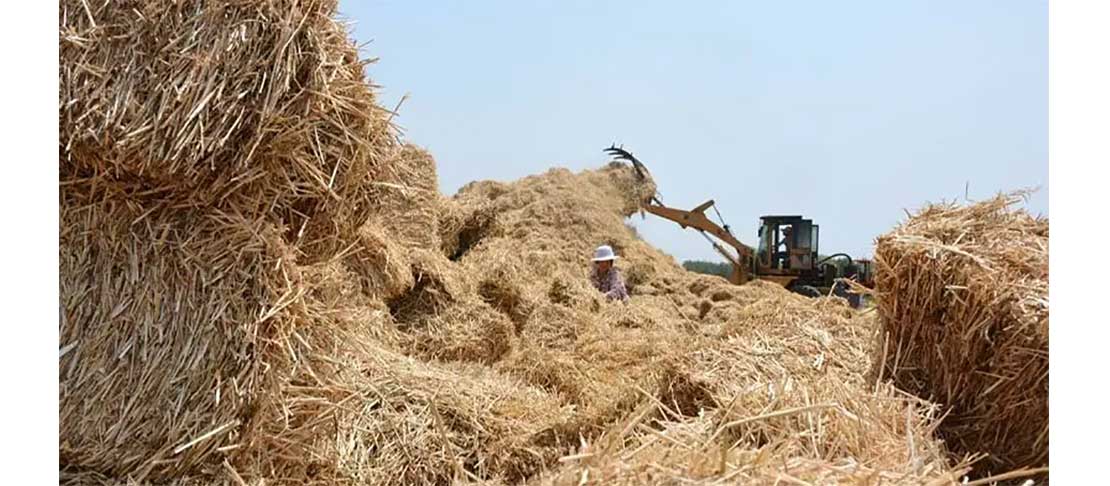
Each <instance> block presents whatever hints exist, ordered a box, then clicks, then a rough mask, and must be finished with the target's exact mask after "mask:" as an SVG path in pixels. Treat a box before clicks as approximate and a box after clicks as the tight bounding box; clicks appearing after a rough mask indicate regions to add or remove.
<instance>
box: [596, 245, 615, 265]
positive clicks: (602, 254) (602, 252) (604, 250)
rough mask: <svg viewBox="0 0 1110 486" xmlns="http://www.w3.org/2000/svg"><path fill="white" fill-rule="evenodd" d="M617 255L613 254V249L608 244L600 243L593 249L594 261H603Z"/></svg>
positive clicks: (610, 259)
mask: <svg viewBox="0 0 1110 486" xmlns="http://www.w3.org/2000/svg"><path fill="white" fill-rule="evenodd" d="M617 258H618V257H617V256H616V255H614V254H613V249H612V248H611V247H609V245H601V246H599V247H597V250H594V261H595V262H604V261H612V260H616V259H617Z"/></svg>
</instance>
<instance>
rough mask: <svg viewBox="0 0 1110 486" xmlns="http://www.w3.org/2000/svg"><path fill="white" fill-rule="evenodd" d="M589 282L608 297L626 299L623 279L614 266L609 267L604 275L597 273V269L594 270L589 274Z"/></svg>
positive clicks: (626, 292)
mask: <svg viewBox="0 0 1110 486" xmlns="http://www.w3.org/2000/svg"><path fill="white" fill-rule="evenodd" d="M590 282H591V283H593V284H594V288H596V289H597V290H598V291H600V292H601V293H603V294H605V296H606V297H608V298H610V299H614V300H628V291H627V290H625V288H624V280H622V279H621V276H620V273H618V272H617V268H616V267H612V268H610V269H609V271H608V272H606V273H605V275H599V274H598V271H597V270H594V271H593V272H591V274H590Z"/></svg>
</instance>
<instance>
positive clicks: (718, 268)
mask: <svg viewBox="0 0 1110 486" xmlns="http://www.w3.org/2000/svg"><path fill="white" fill-rule="evenodd" d="M682 268H685V269H686V270H688V271H691V272H697V273H704V274H707V275H719V276H721V277H725V278H728V276H729V274H731V273H732V265H730V264H728V263H724V262H707V261H705V260H686V261H684V262H682Z"/></svg>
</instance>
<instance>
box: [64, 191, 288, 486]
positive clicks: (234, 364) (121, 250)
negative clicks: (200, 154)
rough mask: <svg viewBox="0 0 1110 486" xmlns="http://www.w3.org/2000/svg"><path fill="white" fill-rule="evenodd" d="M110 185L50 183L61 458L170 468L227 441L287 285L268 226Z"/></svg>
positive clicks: (159, 473) (247, 402)
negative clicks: (56, 207) (57, 191)
mask: <svg viewBox="0 0 1110 486" xmlns="http://www.w3.org/2000/svg"><path fill="white" fill-rule="evenodd" d="M122 192H123V191H119V190H118V189H117V188H115V187H113V186H112V185H110V184H101V185H98V186H96V188H92V187H90V186H88V185H82V186H77V185H74V186H69V187H66V188H65V189H64V190H63V191H62V194H63V199H62V202H61V211H60V219H59V223H60V226H59V231H60V237H59V250H60V251H59V256H60V268H59V277H60V305H61V324H60V329H59V334H60V347H61V348H62V349H63V350H64V351H65V352H64V353H63V355H62V356H61V358H60V360H59V369H58V371H59V376H58V380H59V420H60V434H61V435H60V437H59V442H60V445H59V447H60V455H61V464H62V466H63V467H65V468H71V469H75V470H88V471H95V472H99V473H102V474H105V475H109V476H115V477H126V476H133V477H135V478H139V479H141V478H146V477H149V478H152V479H156V478H170V477H174V476H177V475H180V474H183V473H186V472H188V471H191V470H194V469H196V467H197V466H198V465H201V464H202V463H205V462H208V461H210V460H213V459H215V458H220V457H225V455H224V454H223V453H220V452H219V451H217V448H219V447H222V446H226V445H230V444H234V443H236V442H237V441H238V440H240V438H241V437H242V435H243V433H244V429H245V428H246V425H247V423H248V421H249V420H250V418H251V409H252V407H254V406H257V402H256V398H257V396H258V395H259V394H262V393H265V390H267V389H269V388H271V387H272V386H273V385H272V384H271V383H269V380H270V379H269V378H267V376H266V374H265V373H264V372H263V369H264V368H266V367H270V366H279V365H280V364H281V363H279V362H276V361H274V360H281V359H282V358H281V357H280V355H277V354H275V353H274V349H273V348H274V347H275V346H278V345H280V344H281V343H282V341H283V339H284V335H285V333H286V332H287V329H286V328H287V326H288V325H289V324H290V322H289V317H288V314H287V313H286V312H285V310H284V307H285V306H286V305H288V303H289V302H290V301H291V300H292V299H295V298H297V296H298V293H299V292H300V290H299V289H298V288H297V286H296V285H295V284H293V283H291V282H292V281H294V280H295V279H296V278H297V277H296V275H295V269H293V268H291V267H290V266H289V264H288V262H289V260H287V259H288V258H289V256H290V252H289V250H288V249H287V248H286V247H285V245H284V242H283V241H282V238H281V235H280V231H279V230H278V228H275V227H273V226H272V225H268V224H266V223H264V222H259V221H256V220H251V219H249V218H244V217H242V216H240V215H236V214H229V213H223V212H219V211H198V210H186V209H177V208H173V207H168V206H167V205H159V204H150V203H147V202H145V201H143V200H141V199H139V198H136V197H134V196H129V195H128V194H124V193H122ZM206 434H210V435H206ZM202 437H208V438H207V439H204V440H200V441H197V442H194V440H195V439H198V438H202ZM187 445H188V446H189V447H185V446H187Z"/></svg>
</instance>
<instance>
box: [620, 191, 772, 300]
mask: <svg viewBox="0 0 1110 486" xmlns="http://www.w3.org/2000/svg"><path fill="white" fill-rule="evenodd" d="M712 206H713V200H712V199H710V200H709V201H706V202H704V203H702V204H700V205H698V207H696V208H694V209H691V210H689V211H685V210H682V209H675V208H671V207H667V206H664V205H662V204H660V203H658V202H657V201H655V200H653V201H649V202H646V203H644V204H642V205H641V206H640V207H641V208H642V209H643V210H644V211H646V212H649V213H651V214H654V215H656V216H659V217H661V218H664V219H669V220H671V221H674V222H676V223H678V225H679V226H681V227H682V228H683V229H685V228H687V227H690V228H694V229H696V230H698V231H700V232H701V233H702V234H703V235H704V234H706V233H708V234H710V235H713V236H714V237H715V238H717V239H718V240H720V241H723V242H725V243H726V244H728V245H729V246H731V247H732V248H734V249H735V250H736V253H737V254H736V256H733V255H732V254H731V253H729V252H728V251H726V250H725V249H724V248H722V247H721V246H720V245H718V244H717V243H716V242H712V243H713V248H714V249H716V250H717V252H718V253H720V254H721V255H722V256H724V257H725V259H726V260H728V261H729V263H731V264H732V275H731V276H730V277H729V280H730V281H732V283H735V284H743V283H746V282H747V281H748V280H749V279H750V278H751V277H750V274H751V261H752V254H753V250H752V248H751V247H749V246H747V245H745V244H743V243H741V242H740V240H737V239H736V237H734V236H732V233H730V232H729V231H728V230H726V229H725V228H722V227H721V226H720V225H718V224H717V223H714V222H713V221H711V220H710V219H709V218H707V217H706V216H705V210H706V209H708V208H710V207H712Z"/></svg>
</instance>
